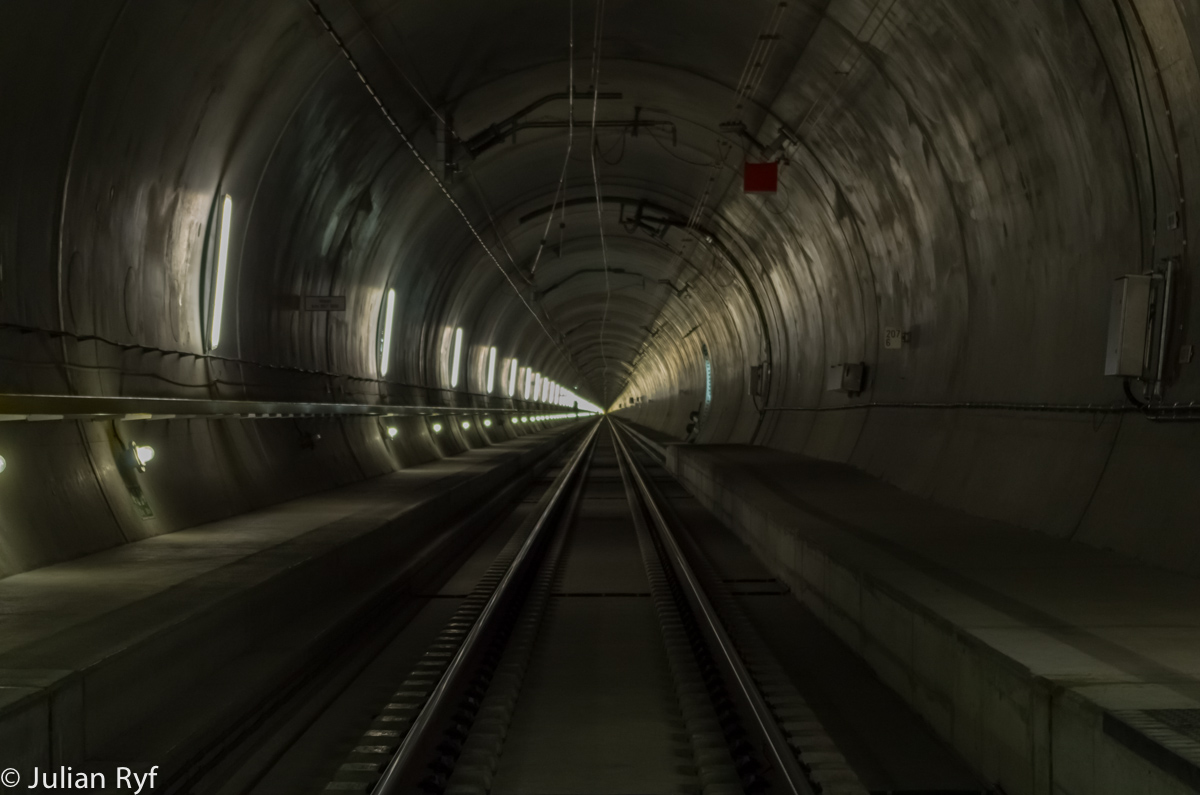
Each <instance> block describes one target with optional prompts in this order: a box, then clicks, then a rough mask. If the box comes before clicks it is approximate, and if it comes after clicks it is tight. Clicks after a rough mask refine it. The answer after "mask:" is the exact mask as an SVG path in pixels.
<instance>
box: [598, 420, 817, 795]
mask: <svg viewBox="0 0 1200 795" xmlns="http://www.w3.org/2000/svg"><path fill="white" fill-rule="evenodd" d="M610 426H611V428H612V431H613V440H614V441H615V443H616V445H617V448H618V455H624V456H625V460H626V462H627V463H628V469H629V472H630V476H631V478H632V480H633V482H634V483H635V484H636V485H637V488H638V491H639V492H640V493H641V495H642V503H643V505H644V506H645V508H646V513H647V514H649V516H650V518H651V520H652V521H653V522H654V525H655V526H656V527H657V528H658V532H659V538H660V539H661V541H662V545H663V549H664V550H665V551H666V553H667V557H668V558H669V559H670V563H671V566H672V568H674V570H675V572H676V574H678V575H679V580H680V584H681V585H682V586H683V587H684V590H685V593H686V594H687V597H688V601H689V602H690V603H691V604H692V607H693V608H694V609H695V611H696V618H697V619H698V620H699V622H700V625H701V626H702V627H703V628H704V629H705V630H706V634H708V635H709V637H710V638H712V640H713V641H714V643H715V644H716V651H717V653H718V655H719V656H720V658H721V660H723V661H724V663H725V666H726V667H727V668H728V670H729V672H730V674H732V676H733V680H734V681H733V684H734V685H735V687H736V689H737V692H738V694H739V695H740V696H741V698H742V701H743V703H744V704H745V705H746V707H747V708H748V710H749V712H750V716H749V717H751V718H752V719H753V722H754V726H755V728H756V729H757V730H758V733H759V735H760V736H761V737H762V738H763V740H764V741H765V742H766V750H767V756H768V758H769V759H770V761H771V763H772V765H773V767H774V769H775V770H777V771H778V772H779V773H780V774H781V776H782V779H783V781H782V782H781V783H782V784H783V785H784V786H783V787H781V789H782V790H783V791H784V792H788V793H791V795H815V790H814V789H813V786H812V784H811V782H809V780H808V776H807V775H806V774H805V773H804V769H803V768H802V767H801V766H800V762H799V760H798V759H796V752H795V751H794V750H793V749H792V746H791V744H790V743H789V742H788V740H787V737H786V736H784V734H783V730H782V729H780V728H779V724H778V723H777V722H776V721H775V717H774V715H772V714H771V709H770V707H769V706H767V702H766V699H764V698H763V695H762V693H761V692H759V689H758V685H756V684H755V683H754V679H753V677H751V675H750V671H749V670H748V669H747V668H746V664H745V663H744V662H742V658H741V656H739V655H738V653H737V648H736V647H735V646H734V643H733V639H732V638H731V637H730V636H729V633H728V632H727V631H726V629H725V627H724V625H723V624H722V623H721V620H720V619H719V618H718V617H717V612H716V610H715V609H714V608H713V605H712V602H710V601H709V599H708V596H707V595H706V594H705V593H704V589H703V588H702V587H701V585H700V581H699V579H698V578H697V577H696V573H695V572H694V571H693V570H692V567H691V564H689V563H688V561H687V557H686V556H685V555H684V553H683V550H682V548H680V546H679V542H677V541H676V540H675V535H674V533H672V532H671V528H670V525H669V524H668V523H667V520H666V518H665V517H664V516H663V513H662V511H661V510H660V509H659V507H658V504H657V503H656V502H655V500H654V497H653V495H652V494H651V492H650V488H649V487H648V486H647V485H646V481H645V479H644V478H643V477H642V473H641V470H640V468H639V466H638V464H637V462H636V461H635V460H634V458H633V455H632V454H631V453H630V452H629V449H628V448H627V447H626V446H625V441H624V440H623V439H622V438H621V436H620V434H619V433H617V429H618V427H619V426H618V425H617V423H615V422H611V421H610ZM621 430H622V431H624V430H626V429H624V428H621Z"/></svg>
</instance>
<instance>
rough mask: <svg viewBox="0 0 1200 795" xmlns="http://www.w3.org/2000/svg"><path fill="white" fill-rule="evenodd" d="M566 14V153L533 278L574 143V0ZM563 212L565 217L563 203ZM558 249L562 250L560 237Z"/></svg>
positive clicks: (534, 260) (535, 258)
mask: <svg viewBox="0 0 1200 795" xmlns="http://www.w3.org/2000/svg"><path fill="white" fill-rule="evenodd" d="M567 16H568V22H567V153H566V155H564V156H563V164H562V171H561V172H560V173H559V175H558V187H556V188H555V189H554V201H553V202H552V203H551V205H550V212H549V213H548V214H547V215H546V228H545V229H544V230H542V240H541V242H540V243H538V250H537V254H535V255H534V257H533V264H532V265H531V266H529V277H530V278H533V275H534V273H536V272H537V266H538V263H539V262H540V261H541V259H542V251H543V250H544V249H545V248H546V240H547V238H549V237H550V225H551V224H552V223H554V210H555V208H556V207H557V206H558V202H559V200H560V199H561V198H562V194H563V187H564V186H565V185H566V182H567V167H568V166H569V165H570V163H571V148H572V147H573V146H574V144H575V0H568V2H567ZM592 102H593V104H595V102H596V99H595V98H593V100H592ZM563 213H564V217H565V214H566V206H565V205H564V207H563ZM559 223H560V224H561V223H563V221H559ZM559 251H560V252H561V251H562V245H561V238H560V244H559Z"/></svg>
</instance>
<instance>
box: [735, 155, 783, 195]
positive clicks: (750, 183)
mask: <svg viewBox="0 0 1200 795" xmlns="http://www.w3.org/2000/svg"><path fill="white" fill-rule="evenodd" d="M742 185H743V188H744V189H745V191H746V193H775V192H776V191H777V190H779V163H775V162H772V163H746V168H745V171H744V172H743V173H742Z"/></svg>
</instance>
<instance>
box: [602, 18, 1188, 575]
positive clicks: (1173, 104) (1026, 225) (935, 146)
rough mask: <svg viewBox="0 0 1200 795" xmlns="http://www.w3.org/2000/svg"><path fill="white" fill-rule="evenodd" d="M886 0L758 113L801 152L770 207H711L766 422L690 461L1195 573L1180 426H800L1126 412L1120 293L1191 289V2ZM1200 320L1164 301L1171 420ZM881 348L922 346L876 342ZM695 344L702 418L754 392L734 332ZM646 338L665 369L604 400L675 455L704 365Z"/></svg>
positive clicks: (1055, 421) (1085, 421)
mask: <svg viewBox="0 0 1200 795" xmlns="http://www.w3.org/2000/svg"><path fill="white" fill-rule="evenodd" d="M883 5H884V6H888V7H889V8H890V10H889V12H888V19H887V21H886V22H885V23H884V24H883V25H881V26H879V27H878V29H877V31H876V33H875V34H874V35H873V36H872V37H870V40H869V41H868V40H867V39H868V35H867V33H869V32H870V31H871V30H872V29H873V26H872V24H871V20H870V18H869V15H870V14H872V13H876V12H879V11H880V9H879V8H878V6H877V5H876V4H872V3H837V2H835V3H833V4H831V6H830V19H829V20H827V23H826V24H824V25H823V26H822V27H821V29H820V30H819V31H818V33H817V35H816V36H815V37H814V38H813V40H812V41H811V43H810V45H809V47H808V50H807V51H806V54H805V56H804V58H803V59H802V60H801V62H800V63H799V64H797V66H796V68H795V70H794V72H793V75H792V78H791V79H790V80H789V81H788V82H787V85H786V86H785V87H784V88H783V90H782V91H781V92H780V93H779V94H778V96H777V97H776V98H775V101H774V103H773V106H772V107H773V110H774V112H775V113H777V114H778V115H779V117H780V118H781V119H782V120H783V121H784V122H786V123H787V124H789V125H792V126H793V128H794V129H797V130H799V132H800V136H801V139H802V143H801V145H800V146H799V147H797V148H796V149H795V150H794V151H793V152H792V154H791V157H790V163H789V164H787V165H785V166H784V167H783V168H782V169H781V186H780V191H779V193H778V194H777V195H774V196H745V197H740V196H736V195H734V196H730V197H729V198H727V200H726V202H725V203H724V204H723V206H722V207H721V210H720V213H719V214H720V215H721V216H722V217H723V219H724V222H725V223H726V224H728V225H729V226H730V227H732V228H733V229H735V230H736V234H737V237H738V238H739V239H740V240H741V241H745V245H746V246H747V247H748V248H750V249H751V250H752V253H751V255H750V256H749V257H748V260H749V261H750V262H751V269H752V270H753V271H754V272H756V273H758V274H761V276H760V278H759V280H758V282H757V284H756V289H758V290H760V293H759V295H760V298H761V300H762V301H763V302H764V304H767V305H768V315H769V318H770V321H769V333H770V335H771V337H772V345H773V348H774V351H775V355H774V358H773V360H772V366H773V374H772V379H771V385H770V391H769V395H768V396H767V399H766V400H764V401H763V402H764V403H765V405H766V406H768V407H769V408H770V409H772V410H771V411H767V412H765V413H764V414H763V415H762V416H763V425H762V427H761V428H759V429H758V430H757V432H756V433H751V432H746V429H748V428H752V427H753V424H752V423H751V422H749V416H748V415H751V414H752V413H754V412H755V409H754V407H753V406H752V405H751V403H750V401H749V400H746V399H743V400H742V401H741V403H740V409H739V411H740V412H741V413H742V414H743V415H747V416H743V418H742V421H741V422H739V423H736V426H735V427H736V428H737V429H738V430H737V431H731V429H730V424H729V423H728V422H727V421H723V420H722V419H720V418H716V419H714V420H713V421H711V422H702V423H701V428H700V431H699V440H700V441H702V442H741V443H745V442H754V443H759V444H765V445H769V446H772V447H778V448H783V449H788V450H794V451H797V452H801V453H805V454H808V455H813V456H816V457H820V458H826V459H832V460H836V461H844V462H847V463H850V464H852V465H854V466H856V467H859V468H861V469H863V470H865V471H867V472H870V473H872V474H875V475H878V476H880V477H882V478H884V479H886V480H888V481H890V482H893V483H895V484H897V485H899V486H901V487H902V488H905V489H908V490H910V491H913V492H915V493H917V494H921V495H925V496H929V497H932V498H934V499H935V500H938V501H940V502H942V503H945V504H949V505H952V506H956V507H959V508H962V509H963V510H965V511H967V512H970V513H973V514H976V515H982V516H986V517H994V518H997V519H1002V520H1005V521H1009V522H1014V523H1016V524H1019V525H1023V526H1026V527H1031V528H1035V529H1037V530H1040V531H1043V532H1046V533H1049V534H1052V535H1055V536H1058V537H1062V538H1072V539H1077V540H1080V541H1084V542H1087V543H1091V544H1096V545H1100V546H1107V547H1113V548H1116V549H1120V550H1123V551H1126V552H1129V553H1132V554H1134V555H1137V556H1139V557H1142V558H1143V559H1147V560H1150V561H1153V562H1156V563H1159V564H1162V565H1166V566H1170V567H1175V568H1182V569H1187V570H1192V571H1195V570H1198V569H1200V537H1198V536H1197V535H1196V533H1195V532H1194V528H1195V526H1196V524H1197V521H1198V520H1200V504H1198V503H1197V502H1196V501H1195V500H1194V498H1192V497H1191V496H1189V495H1191V494H1193V493H1194V484H1195V483H1196V482H1198V480H1200V456H1197V443H1198V442H1200V435H1198V430H1197V426H1196V425H1195V424H1189V423H1182V422H1154V421H1151V420H1148V419H1146V418H1144V417H1142V416H1140V415H1137V414H1123V415H1111V414H1109V415H1105V414H1098V413H1089V412H1087V411H1080V412H1074V413H1055V412H1038V413H1030V412H1024V411H1003V410H974V409H969V408H944V409H937V408H871V409H867V408H862V409H851V410H829V411H812V409H818V408H822V409H837V408H840V407H848V406H853V405H855V404H862V403H887V404H897V403H898V404H911V403H916V402H927V403H941V404H961V403H982V402H1013V403H1045V404H1055V405H1064V404H1068V405H1072V404H1073V405H1086V404H1097V405H1113V404H1118V403H1122V402H1124V397H1123V395H1122V391H1121V382H1120V381H1119V380H1117V379H1111V378H1105V377H1104V376H1103V375H1102V373H1103V368H1104V355H1105V343H1106V334H1107V321H1108V308H1109V295H1110V289H1111V285H1112V281H1113V279H1114V278H1115V277H1117V276H1120V275H1122V274H1125V273H1136V272H1141V271H1143V270H1147V269H1149V268H1151V267H1152V266H1153V265H1155V264H1156V263H1157V262H1159V261H1161V260H1162V259H1163V258H1167V257H1180V258H1182V261H1183V263H1184V265H1183V268H1184V270H1185V272H1187V273H1190V272H1191V271H1192V269H1193V268H1194V264H1193V259H1194V258H1193V256H1192V255H1190V254H1189V253H1188V248H1187V241H1186V229H1187V227H1189V226H1192V227H1194V226H1195V224H1197V223H1200V217H1197V215H1196V212H1195V210H1194V209H1193V203H1187V202H1186V201H1185V200H1186V196H1187V195H1188V193H1191V194H1192V195H1195V192H1196V189H1197V188H1198V187H1200V186H1197V185H1196V179H1197V176H1198V175H1200V169H1198V166H1197V164H1198V163H1200V159H1198V156H1200V152H1198V151H1197V149H1196V142H1195V141H1194V140H1193V139H1191V137H1190V136H1189V135H1188V134H1187V131H1188V130H1189V129H1190V128H1191V127H1192V126H1194V124H1195V123H1196V121H1197V113H1198V111H1200V106H1198V102H1200V79H1198V77H1200V73H1198V71H1197V63H1196V59H1195V56H1194V54H1193V53H1194V52H1195V51H1196V47H1197V46H1198V45H1200V20H1198V18H1197V17H1196V15H1195V14H1194V13H1191V12H1190V11H1189V10H1188V9H1187V7H1186V6H1184V5H1180V4H1170V3H1144V2H1135V3H1128V2H1118V3H1113V2H1107V0H1106V1H1105V2H1099V1H1098V0H1096V1H1094V2H1082V3H1075V2H1052V3H1021V4H1018V5H1017V6H1010V5H1002V4H991V3H954V2H941V3H924V2H923V3H896V4H894V6H893V5H891V4H888V3H884V4H883ZM1118 13H1121V14H1123V15H1124V16H1125V20H1126V23H1127V29H1128V30H1127V31H1126V30H1125V29H1123V28H1122V25H1121V20H1120V18H1119V17H1118ZM875 19H876V20H877V19H878V16H876V17H875ZM855 31H860V33H859V35H857V36H855V35H854V32H855ZM862 31H866V32H862ZM1131 53H1132V58H1133V59H1134V60H1135V61H1136V62H1137V80H1138V82H1139V86H1138V89H1137V90H1135V84H1134V79H1135V78H1134V68H1133V66H1132V64H1131ZM1159 69H1161V70H1162V74H1161V77H1162V80H1161V84H1160V82H1159V80H1158V76H1157V72H1158V70H1159ZM1139 92H1140V97H1139ZM831 98H832V99H831ZM1168 110H1169V111H1170V113H1168V112H1167V111H1168ZM1143 114H1144V115H1145V119H1143ZM1143 124H1145V128H1143ZM1147 132H1148V134H1149V138H1148V139H1147V137H1146V133H1147ZM1176 136H1178V159H1177V158H1176V150H1175V146H1176V144H1175V137H1176ZM1148 146H1149V148H1150V149H1151V150H1152V152H1151V153H1150V157H1152V158H1153V161H1154V173H1153V175H1152V174H1151V170H1150V168H1148V166H1147V162H1148V157H1147V147H1148ZM1177 169H1178V170H1177ZM1180 176H1181V177H1182V181H1181V180H1180ZM1155 191H1157V195H1156V194H1155ZM1156 205H1157V216H1156V215H1155V209H1154V208H1155V206H1156ZM1173 213H1178V215H1172V214H1173ZM1185 283H1190V277H1188V279H1187V281H1186V282H1185ZM1186 289H1187V288H1185V290H1186ZM1195 304H1196V297H1195V294H1194V293H1193V292H1191V291H1190V290H1189V291H1187V292H1185V293H1184V294H1183V295H1182V296H1181V298H1180V301H1179V303H1178V304H1177V310H1176V311H1177V315H1176V323H1175V326H1174V328H1173V330H1172V335H1173V341H1174V346H1173V347H1172V349H1171V351H1170V358H1169V361H1168V372H1169V373H1170V374H1171V376H1172V379H1171V383H1170V385H1169V387H1168V391H1167V402H1168V403H1170V402H1181V403H1188V402H1191V401H1194V400H1195V399H1196V398H1197V393H1198V391H1200V390H1198V383H1197V382H1198V379H1200V376H1198V375H1197V373H1196V367H1197V365H1196V364H1179V365H1178V366H1176V355H1177V353H1178V352H1179V351H1180V350H1181V348H1180V346H1181V345H1185V344H1189V343H1191V342H1192V341H1193V340H1194V336H1193V334H1194V332H1193V330H1192V328H1191V326H1190V323H1189V321H1188V318H1190V317H1195V315H1196V312H1195V309H1196V307H1195ZM745 325H746V326H752V325H753V323H751V322H746V323H745ZM887 327H891V328H896V329H901V330H904V331H907V332H910V333H911V335H912V336H911V342H910V344H908V345H906V346H905V347H904V348H903V349H901V350H886V349H884V348H883V345H882V342H883V332H884V329H885V328H887ZM708 344H709V346H710V348H712V349H714V356H713V358H714V364H715V368H714V369H715V377H716V385H715V394H716V398H715V399H716V400H718V401H720V400H722V399H723V398H725V397H726V396H739V397H743V398H744V397H745V396H748V394H749V392H750V383H749V378H748V376H749V365H751V364H753V363H755V362H754V360H753V359H747V358H746V357H745V354H746V353H747V346H738V345H731V343H730V340H728V339H727V338H726V337H725V335H724V334H722V333H717V334H713V335H711V336H710V339H709V341H708ZM649 345H650V347H651V348H654V349H661V348H668V349H669V350H663V351H660V352H659V353H658V355H657V356H654V355H653V354H647V358H648V359H651V360H656V361H672V362H673V364H672V365H664V366H662V367H642V368H640V369H638V370H637V371H635V373H634V376H633V379H632V382H631V385H630V388H629V389H628V390H627V392H626V393H625V394H624V395H622V396H621V397H620V398H618V401H617V402H618V403H623V402H624V403H626V404H627V405H628V403H627V402H628V400H629V399H630V398H631V397H639V398H640V399H641V400H642V401H643V402H641V403H638V404H634V405H632V406H630V407H629V408H627V409H625V410H624V411H622V412H619V413H621V414H623V415H625V416H629V417H630V418H631V419H634V420H636V421H638V422H642V423H645V424H646V425H649V426H652V427H656V428H659V429H662V430H665V431H667V432H670V433H673V434H675V435H678V436H682V435H683V433H684V426H685V423H686V417H687V412H686V411H685V410H684V409H688V408H690V407H692V405H693V404H694V403H695V399H694V395H695V394H696V393H697V391H698V390H699V389H700V388H701V375H700V370H699V367H698V363H699V358H698V355H697V352H696V351H695V350H694V347H695V346H692V347H691V348H684V350H686V353H685V354H684V355H682V356H681V355H680V349H681V348H683V346H680V345H678V344H677V343H676V342H675V341H674V340H667V341H666V342H665V344H664V342H663V341H660V340H658V339H652V340H650V341H649ZM672 357H674V358H672ZM1183 358H1186V349H1185V352H1184V353H1183ZM842 362H865V363H866V365H867V380H866V387H865V390H864V391H863V392H862V394H861V395H857V396H852V397H851V396H847V395H845V394H841V393H836V392H827V391H825V383H824V382H825V376H826V372H827V370H828V369H829V368H830V367H831V366H832V365H836V364H838V363H842ZM681 403H682V404H683V405H682V406H681V405H680V404H681ZM776 409H801V410H798V411H787V410H783V411H779V410H776Z"/></svg>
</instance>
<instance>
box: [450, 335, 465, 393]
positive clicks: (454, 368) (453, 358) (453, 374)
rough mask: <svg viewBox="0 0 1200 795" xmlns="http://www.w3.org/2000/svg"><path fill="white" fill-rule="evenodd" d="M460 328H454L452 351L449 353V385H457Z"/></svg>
mask: <svg viewBox="0 0 1200 795" xmlns="http://www.w3.org/2000/svg"><path fill="white" fill-rule="evenodd" d="M462 337H463V335H462V328H461V327H460V328H456V329H454V351H453V352H452V353H451V355H450V387H451V388H454V387H457V386H458V367H459V364H460V363H461V357H462Z"/></svg>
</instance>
